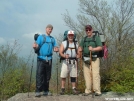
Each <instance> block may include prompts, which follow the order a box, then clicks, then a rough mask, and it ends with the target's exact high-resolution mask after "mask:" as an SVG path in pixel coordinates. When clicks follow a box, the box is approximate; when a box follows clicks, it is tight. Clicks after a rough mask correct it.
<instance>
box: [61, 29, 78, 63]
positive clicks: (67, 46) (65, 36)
mask: <svg viewBox="0 0 134 101" xmlns="http://www.w3.org/2000/svg"><path fill="white" fill-rule="evenodd" d="M68 31H69V30H66V31H65V32H64V36H63V41H66V42H67V45H66V48H65V49H64V51H63V53H65V52H66V51H67V49H68V48H69V41H68V38H67V35H68ZM73 42H74V46H75V52H76V53H77V46H76V43H77V40H76V33H75V32H74V39H73ZM64 59H65V58H63V57H60V62H61V60H64ZM70 59H71V58H70ZM72 59H73V58H72Z"/></svg>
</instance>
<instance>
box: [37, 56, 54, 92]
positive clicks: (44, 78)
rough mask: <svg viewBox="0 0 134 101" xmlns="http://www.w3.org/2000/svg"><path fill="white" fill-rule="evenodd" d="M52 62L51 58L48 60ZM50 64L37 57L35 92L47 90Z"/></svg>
mask: <svg viewBox="0 0 134 101" xmlns="http://www.w3.org/2000/svg"><path fill="white" fill-rule="evenodd" d="M49 61H51V63H52V60H49ZM51 68H52V64H50V63H49V62H46V61H45V60H39V59H37V70H36V92H42V91H45V92H46V91H49V81H50V78H51Z"/></svg>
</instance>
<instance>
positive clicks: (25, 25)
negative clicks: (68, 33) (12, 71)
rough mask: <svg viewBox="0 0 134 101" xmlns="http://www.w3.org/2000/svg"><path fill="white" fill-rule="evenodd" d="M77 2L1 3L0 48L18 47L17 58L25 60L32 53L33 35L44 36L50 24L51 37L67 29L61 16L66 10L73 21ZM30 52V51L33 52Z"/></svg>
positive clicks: (2, 0)
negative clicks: (18, 45)
mask: <svg viewBox="0 0 134 101" xmlns="http://www.w3.org/2000/svg"><path fill="white" fill-rule="evenodd" d="M78 1H79V0H0V45H5V44H6V43H7V42H8V43H10V44H11V45H12V44H13V43H14V41H15V40H17V43H18V44H20V45H21V46H22V47H21V51H20V52H19V56H20V57H27V56H28V55H29V54H30V52H31V51H32V50H33V48H32V44H33V42H34V34H35V33H40V34H43V33H45V28H46V25H47V24H52V25H53V27H54V29H53V32H52V33H51V35H52V36H56V35H59V34H60V33H64V31H65V30H67V29H69V28H68V27H67V26H66V25H65V22H64V20H63V16H62V14H64V13H66V10H68V12H69V14H70V16H71V17H72V18H74V19H75V16H76V14H77V13H78V9H79V4H78ZM32 52H33V51H32Z"/></svg>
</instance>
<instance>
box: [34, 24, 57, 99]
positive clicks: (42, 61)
mask: <svg viewBox="0 0 134 101" xmlns="http://www.w3.org/2000/svg"><path fill="white" fill-rule="evenodd" d="M45 30H46V33H45V34H42V35H39V36H38V38H37V40H36V41H35V43H34V44H33V48H34V49H35V51H36V52H37V51H38V53H37V70H36V91H35V97H40V96H41V92H42V91H43V95H44V96H46V95H52V93H50V91H49V81H50V78H51V69H52V54H53V53H52V52H53V51H54V52H58V47H57V43H56V41H55V38H54V37H52V36H50V34H51V32H52V30H53V26H52V25H51V24H48V25H47V26H46V29H45Z"/></svg>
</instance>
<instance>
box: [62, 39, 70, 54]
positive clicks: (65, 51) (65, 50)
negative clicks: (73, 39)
mask: <svg viewBox="0 0 134 101" xmlns="http://www.w3.org/2000/svg"><path fill="white" fill-rule="evenodd" d="M66 42H67V45H66V48H65V49H64V51H63V53H65V52H66V51H67V49H68V47H69V41H68V40H67V41H66Z"/></svg>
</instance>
